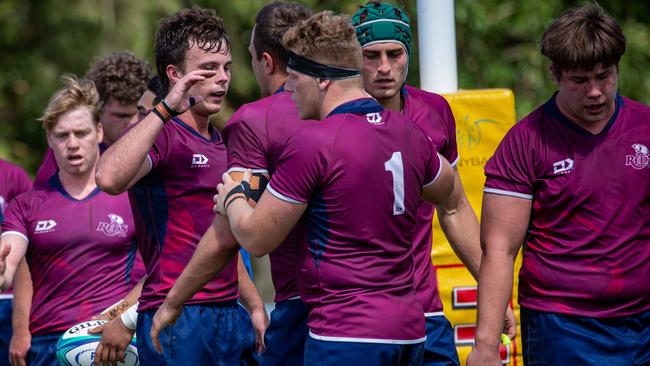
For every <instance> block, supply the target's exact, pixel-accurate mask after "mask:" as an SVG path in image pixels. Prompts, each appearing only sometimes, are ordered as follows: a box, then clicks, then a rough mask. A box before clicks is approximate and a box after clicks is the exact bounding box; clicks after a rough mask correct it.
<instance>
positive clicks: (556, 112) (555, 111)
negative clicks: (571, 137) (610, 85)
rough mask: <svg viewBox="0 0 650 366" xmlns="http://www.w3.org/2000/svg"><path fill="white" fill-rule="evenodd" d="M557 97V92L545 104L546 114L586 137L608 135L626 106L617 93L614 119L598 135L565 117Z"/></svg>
mask: <svg viewBox="0 0 650 366" xmlns="http://www.w3.org/2000/svg"><path fill="white" fill-rule="evenodd" d="M556 97H557V92H555V94H553V96H552V97H551V99H549V100H548V101H547V102H546V103H544V111H545V112H546V113H548V114H550V115H551V116H553V117H555V118H557V119H558V120H559V121H560V122H562V124H564V125H565V126H567V127H569V128H571V129H573V130H574V131H576V132H578V133H580V134H582V135H586V136H600V135H604V134H606V133H607V131H609V130H610V129H611V128H612V126H613V125H614V122H615V121H616V118H617V117H618V112H619V111H620V110H621V108H622V107H623V106H624V105H625V102H624V101H623V97H621V95H620V94H619V93H616V98H615V101H616V102H615V104H616V107H615V109H614V114H612V117H611V118H610V119H609V121H608V122H607V125H606V126H605V128H603V130H602V131H600V132H599V133H597V134H593V133H591V132H589V131H587V130H585V129H584V128H582V127H580V126H578V125H577V124H575V123H574V122H572V121H571V120H570V119H569V118H568V117H567V116H565V115H564V113H562V111H560V108H558V106H557V102H556V100H555V99H556Z"/></svg>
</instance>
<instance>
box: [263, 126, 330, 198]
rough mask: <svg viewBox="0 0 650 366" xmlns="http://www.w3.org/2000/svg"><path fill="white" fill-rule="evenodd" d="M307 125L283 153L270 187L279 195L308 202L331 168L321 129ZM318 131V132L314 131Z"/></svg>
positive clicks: (288, 143)
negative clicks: (319, 134) (328, 167)
mask: <svg viewBox="0 0 650 366" xmlns="http://www.w3.org/2000/svg"><path fill="white" fill-rule="evenodd" d="M311 130H313V129H312V128H306V129H303V130H301V131H300V132H298V133H297V134H296V135H294V136H293V137H291V138H290V139H289V141H288V142H287V145H286V147H285V149H284V151H283V153H282V156H281V157H280V160H279V162H278V166H277V168H276V171H275V173H274V174H273V177H271V182H269V185H268V186H267V189H268V190H269V192H270V193H271V194H273V195H274V196H275V197H276V198H279V199H281V200H283V201H287V202H291V203H307V202H309V200H310V199H311V197H312V195H313V193H314V191H315V190H316V188H317V187H318V186H319V184H320V182H321V177H322V176H323V174H324V172H325V169H327V156H326V154H325V151H324V148H323V147H324V144H323V141H322V139H324V138H325V137H324V136H321V138H320V141H319V138H318V136H317V135H318V131H311ZM313 132H315V133H313Z"/></svg>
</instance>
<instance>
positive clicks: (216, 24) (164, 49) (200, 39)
mask: <svg viewBox="0 0 650 366" xmlns="http://www.w3.org/2000/svg"><path fill="white" fill-rule="evenodd" d="M193 45H196V46H197V47H199V48H200V49H202V50H203V51H205V52H213V53H217V52H218V53H222V54H227V53H229V52H230V40H229V39H228V35H227V34H226V26H225V24H224V22H223V20H222V19H221V18H219V17H218V16H217V13H216V12H215V11H214V10H212V9H203V8H200V7H198V6H194V7H192V8H191V9H183V10H181V11H179V12H178V13H176V14H174V15H171V16H169V17H167V18H163V19H162V20H161V21H160V24H159V26H158V31H157V32H156V41H155V45H154V47H155V53H156V70H157V71H158V77H159V78H160V83H161V84H162V89H163V91H164V92H165V93H167V91H168V90H169V78H168V77H167V72H166V68H167V65H177V66H182V64H183V62H184V61H185V53H186V52H187V50H188V49H190V47H192V46H193ZM224 46H225V47H224Z"/></svg>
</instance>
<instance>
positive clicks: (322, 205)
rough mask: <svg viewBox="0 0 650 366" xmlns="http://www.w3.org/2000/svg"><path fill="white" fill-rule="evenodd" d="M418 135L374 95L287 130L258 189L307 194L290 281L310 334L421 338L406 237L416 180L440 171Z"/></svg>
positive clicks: (299, 197)
mask: <svg viewBox="0 0 650 366" xmlns="http://www.w3.org/2000/svg"><path fill="white" fill-rule="evenodd" d="M427 141H428V140H427V137H426V136H425V134H424V133H422V131H421V130H420V129H419V128H418V127H417V126H416V125H415V124H414V123H412V122H411V121H409V120H407V119H406V118H404V117H403V116H401V115H400V114H397V113H394V112H392V111H388V110H384V108H383V107H382V106H381V105H380V104H379V103H377V102H376V101H375V100H374V99H359V100H355V101H352V102H349V103H345V104H343V105H341V106H339V107H337V108H336V109H335V110H334V111H332V113H331V114H330V115H329V116H328V117H327V118H326V119H324V120H323V121H322V122H321V123H316V124H313V125H310V126H305V127H303V128H302V129H300V130H299V131H298V132H296V133H295V134H294V136H293V137H292V138H291V139H290V140H289V142H288V144H287V147H286V148H285V150H284V152H283V154H282V157H281V158H280V161H279V163H278V166H277V169H276V171H275V173H274V174H273V176H272V178H271V182H270V183H269V185H268V187H267V189H268V190H269V192H270V193H272V194H273V195H274V196H275V197H277V198H279V199H282V200H285V201H288V202H294V203H307V204H308V206H307V209H306V212H305V216H304V220H305V225H306V228H307V243H306V244H307V245H306V246H303V247H302V248H301V250H299V253H298V255H299V262H298V263H299V266H300V267H299V272H298V285H299V288H300V294H301V297H302V299H303V301H304V302H305V303H306V304H307V305H310V306H312V309H311V311H310V314H309V320H308V325H309V328H310V335H311V337H313V338H317V339H324V340H333V341H354V342H379V343H400V344H408V343H417V342H421V341H423V340H424V334H425V330H424V317H423V316H422V306H421V305H420V304H419V302H418V300H417V298H416V295H415V291H414V287H413V273H414V268H413V249H414V248H413V245H412V242H411V237H412V235H413V231H414V229H415V225H416V214H417V207H418V205H419V202H420V195H421V192H422V186H423V185H426V184H429V183H431V182H433V181H434V180H435V179H436V178H437V176H438V174H439V173H440V167H441V163H440V162H441V160H440V157H439V156H438V154H436V153H435V152H434V150H433V148H432V147H431V146H430V145H428V144H427Z"/></svg>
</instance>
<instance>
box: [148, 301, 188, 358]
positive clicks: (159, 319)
mask: <svg viewBox="0 0 650 366" xmlns="http://www.w3.org/2000/svg"><path fill="white" fill-rule="evenodd" d="M182 312H183V307H173V306H171V305H169V303H168V302H167V301H165V302H163V303H162V305H160V307H159V308H158V310H157V311H156V314H154V316H153V320H152V322H151V331H150V332H149V335H150V337H151V342H152V343H153V346H154V347H155V348H156V351H158V353H163V349H162V346H161V345H160V339H159V336H160V332H162V330H163V329H165V327H167V326H168V325H172V324H174V323H176V319H178V317H179V316H181V313H182Z"/></svg>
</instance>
